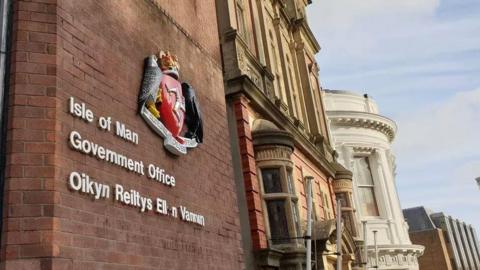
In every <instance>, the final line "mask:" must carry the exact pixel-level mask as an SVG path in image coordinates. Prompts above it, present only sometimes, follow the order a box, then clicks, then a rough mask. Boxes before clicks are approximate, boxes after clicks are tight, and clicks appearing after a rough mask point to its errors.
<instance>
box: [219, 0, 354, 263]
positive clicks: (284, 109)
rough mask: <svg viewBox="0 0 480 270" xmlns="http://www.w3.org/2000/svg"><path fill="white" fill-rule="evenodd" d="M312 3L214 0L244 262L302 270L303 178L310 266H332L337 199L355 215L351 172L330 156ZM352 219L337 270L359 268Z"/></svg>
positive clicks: (344, 209) (344, 213)
mask: <svg viewBox="0 0 480 270" xmlns="http://www.w3.org/2000/svg"><path fill="white" fill-rule="evenodd" d="M310 3H311V1H305V0H286V1H254V0H218V1H217V12H218V20H219V29H220V38H221V46H222V53H223V66H224V77H225V78H224V80H225V86H226V89H225V90H226V99H227V110H228V119H229V128H230V132H231V144H232V150H233V161H234V171H235V179H236V181H237V192H238V198H239V208H240V221H241V226H242V232H243V233H242V236H243V241H244V242H243V244H244V251H245V262H246V267H247V269H304V267H305V261H306V259H305V258H306V252H307V251H306V248H305V241H304V236H305V233H306V227H307V199H306V198H307V187H306V182H307V180H306V179H307V178H312V179H313V220H314V221H313V234H312V239H313V247H314V248H313V252H312V253H313V254H312V258H313V261H314V263H313V269H334V267H335V264H336V263H337V258H338V256H337V254H336V253H335V252H336V245H335V231H336V226H335V217H336V214H335V213H336V211H335V209H336V208H337V207H338V206H337V205H336V198H337V196H338V197H342V198H343V202H344V203H342V216H344V219H345V220H346V219H347V218H348V219H349V220H353V219H354V216H353V211H352V209H353V208H352V205H351V202H352V199H351V196H352V195H351V194H352V181H351V178H352V175H351V173H350V172H348V171H346V170H345V169H344V168H343V167H342V166H340V165H339V164H338V163H337V162H336V161H335V158H334V155H333V150H332V148H331V146H330V140H329V134H328V130H327V124H326V118H325V111H324V105H323V97H322V93H321V92H320V84H319V77H318V66H317V63H316V62H315V57H314V56H315V54H316V53H317V52H318V51H319V50H320V46H319V44H318V42H317V40H316V39H315V37H314V36H313V34H312V32H311V30H310V28H309V25H308V23H307V19H306V17H305V9H306V7H307V5H308V4H310ZM356 233H357V229H356V227H355V222H351V223H346V229H345V230H343V234H342V235H343V236H342V239H343V242H342V248H341V250H342V253H343V255H342V259H343V260H342V264H343V269H345V270H346V269H351V268H352V266H359V265H360V264H361V259H360V258H358V257H355V252H356V251H357V248H356V243H355V237H356Z"/></svg>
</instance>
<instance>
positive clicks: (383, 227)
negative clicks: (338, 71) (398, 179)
mask: <svg viewBox="0 0 480 270" xmlns="http://www.w3.org/2000/svg"><path fill="white" fill-rule="evenodd" d="M323 94H324V95H325V99H324V100H325V107H326V113H327V117H328V120H329V123H330V130H331V132H330V135H331V137H332V138H331V141H332V142H333V144H334V147H335V150H336V151H337V153H338V161H339V163H341V164H342V165H344V166H345V167H346V168H347V169H349V170H351V171H352V173H353V200H354V202H353V206H354V208H355V213H356V217H357V220H358V222H361V224H357V225H358V226H357V227H358V228H360V232H359V235H360V239H358V241H359V242H363V241H364V233H363V226H364V224H366V230H367V235H366V236H367V237H366V238H367V240H366V241H367V246H368V264H367V268H368V269H375V266H378V269H409V270H414V269H415V270H416V269H418V262H417V258H418V256H421V255H422V254H423V249H424V248H423V246H419V245H413V244H412V242H411V241H410V238H409V235H408V225H407V223H406V222H405V219H404V217H403V213H402V208H401V206H400V201H399V198H398V195H397V189H396V185H395V157H394V155H393V153H392V151H391V149H390V145H391V143H392V141H393V139H394V137H395V132H396V129H397V127H396V124H395V122H393V121H392V120H391V119H388V118H386V117H384V116H381V115H379V111H378V107H377V105H376V103H375V102H374V101H373V100H372V99H370V98H369V97H368V96H367V95H358V94H355V93H351V92H347V91H339V90H324V91H323ZM374 232H376V233H375V234H376V239H377V241H376V242H377V251H378V252H375V246H374ZM362 245H363V244H362ZM376 254H378V255H376ZM377 256H378V257H377ZM377 263H378V264H377Z"/></svg>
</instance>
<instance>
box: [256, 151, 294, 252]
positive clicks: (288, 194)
mask: <svg viewBox="0 0 480 270" xmlns="http://www.w3.org/2000/svg"><path fill="white" fill-rule="evenodd" d="M265 169H279V170H280V181H281V186H282V192H278V193H265V188H264V182H263V170H265ZM257 170H258V174H257V175H258V182H259V187H260V191H261V198H262V207H263V209H264V220H265V230H266V233H267V237H268V240H269V242H270V243H271V244H272V245H273V246H276V247H282V246H285V245H291V244H292V243H298V240H299V239H297V237H299V236H301V231H300V222H301V221H300V212H299V209H298V196H297V195H296V187H295V182H294V181H295V175H294V167H293V163H291V162H286V161H279V160H272V161H262V162H260V164H258V165H257ZM289 172H290V175H291V178H290V180H289V177H288V175H289V174H288V173H289ZM289 181H290V184H289ZM270 200H284V201H285V215H286V220H287V225H288V234H289V236H288V237H286V238H289V239H285V240H288V241H283V240H282V239H272V234H271V229H270V218H269V213H268V207H267V202H268V201H270ZM277 240H278V242H277Z"/></svg>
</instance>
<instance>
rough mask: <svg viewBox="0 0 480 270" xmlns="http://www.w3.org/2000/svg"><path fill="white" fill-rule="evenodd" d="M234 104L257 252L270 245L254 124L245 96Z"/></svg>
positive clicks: (253, 239)
mask: <svg viewBox="0 0 480 270" xmlns="http://www.w3.org/2000/svg"><path fill="white" fill-rule="evenodd" d="M232 103H233V108H234V111H235V120H236V126H237V134H238V145H239V149H240V160H241V162H242V174H243V181H244V186H245V193H246V194H245V196H246V198H247V208H248V217H249V222H250V233H251V236H252V246H253V248H254V249H255V250H260V249H265V248H267V247H268V245H267V236H266V232H265V222H264V219H263V217H264V216H263V208H262V199H261V195H260V187H259V184H258V178H257V166H256V164H255V153H254V150H253V141H252V132H251V129H250V126H251V124H252V123H250V118H249V115H248V114H249V112H248V110H249V105H248V101H247V99H246V98H245V97H243V96H240V97H238V98H236V99H235V100H234V101H233V102H232Z"/></svg>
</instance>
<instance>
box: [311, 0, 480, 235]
mask: <svg viewBox="0 0 480 270" xmlns="http://www.w3.org/2000/svg"><path fill="white" fill-rule="evenodd" d="M307 12H308V21H309V24H310V26H311V28H312V31H313V32H314V34H315V36H316V37H317V40H318V41H319V43H320V46H321V47H322V49H321V51H320V53H319V54H318V55H317V61H318V63H319V66H320V79H321V84H322V87H323V88H327V89H343V90H352V91H357V92H360V93H368V94H369V96H371V97H373V99H375V101H376V102H377V104H378V106H379V108H380V111H381V114H383V115H384V116H387V117H389V118H392V119H393V120H394V121H396V123H397V124H398V132H397V136H396V138H395V142H394V144H393V149H394V151H395V154H396V163H397V178H396V182H397V183H396V184H397V187H398V192H399V196H400V200H401V204H402V207H403V208H408V207H415V206H420V205H423V206H425V207H426V208H429V209H431V210H432V211H434V212H444V213H446V214H448V215H451V216H453V217H455V218H458V219H460V220H463V221H465V222H466V223H468V224H472V225H474V226H475V227H476V230H477V234H479V235H480V188H479V187H478V186H477V184H476V183H475V180H474V179H475V177H480V0H461V1H459V0H360V1H359V0H313V4H312V5H310V6H309V8H308V10H307Z"/></svg>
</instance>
